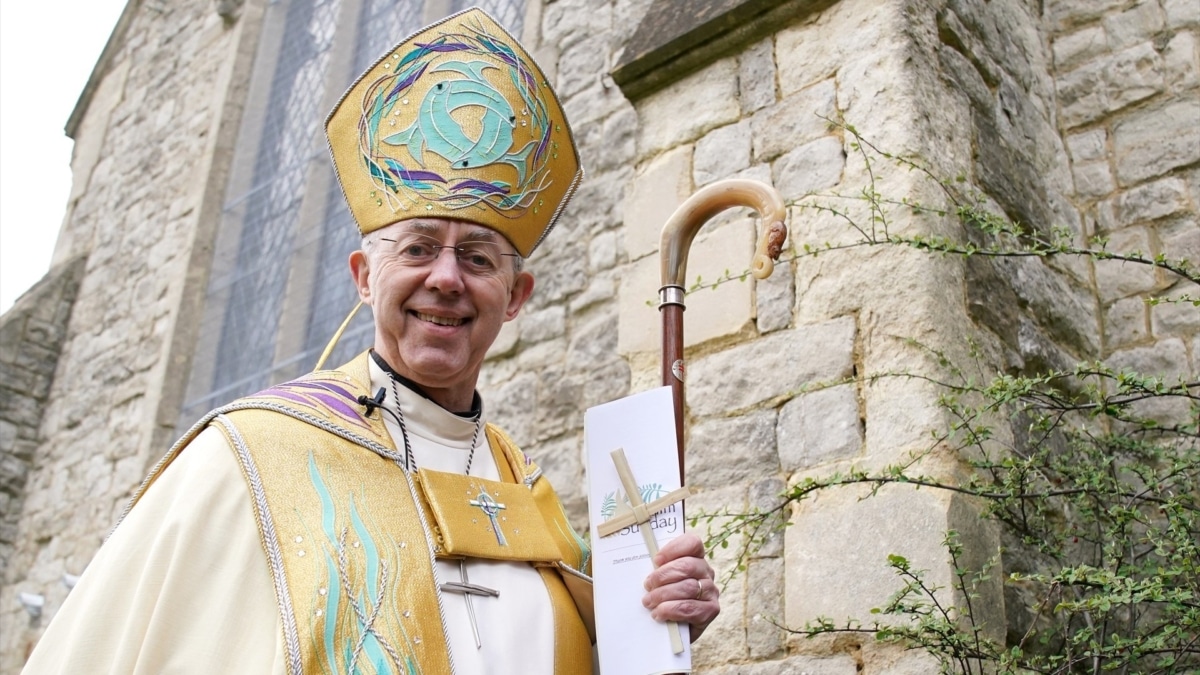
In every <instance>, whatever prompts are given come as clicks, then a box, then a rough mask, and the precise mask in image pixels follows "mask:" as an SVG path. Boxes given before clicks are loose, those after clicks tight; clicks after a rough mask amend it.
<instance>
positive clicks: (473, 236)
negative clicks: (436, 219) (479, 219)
mask: <svg viewBox="0 0 1200 675" xmlns="http://www.w3.org/2000/svg"><path fill="white" fill-rule="evenodd" d="M407 229H408V231H410V232H412V233H414V234H424V235H428V236H437V235H440V234H442V226H441V225H438V224H434V223H427V222H424V221H420V220H415V221H413V222H411V223H408V224H407ZM459 241H460V242H463V241H486V242H491V243H498V242H499V241H500V235H498V234H496V233H495V232H494V231H492V230H489V229H488V228H486V227H478V226H476V227H472V228H471V229H469V230H467V232H466V234H464V235H463V236H462V238H461V239H459Z"/></svg>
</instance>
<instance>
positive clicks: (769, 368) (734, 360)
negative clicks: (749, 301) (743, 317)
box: [688, 316, 855, 416]
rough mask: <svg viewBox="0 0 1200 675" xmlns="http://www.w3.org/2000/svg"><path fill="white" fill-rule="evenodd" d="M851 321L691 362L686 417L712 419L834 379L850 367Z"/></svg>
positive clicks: (846, 319)
mask: <svg viewBox="0 0 1200 675" xmlns="http://www.w3.org/2000/svg"><path fill="white" fill-rule="evenodd" d="M854 335H855V325H854V319H853V317H848V316H847V317H842V318H839V319H833V320H831V321H826V322H823V323H817V324H809V325H804V326H797V327H796V328H792V329H790V330H786V331H778V332H776V333H772V334H770V335H767V336H765V337H762V338H759V339H757V340H753V341H751V342H744V343H741V344H738V345H735V346H733V347H730V348H729V349H726V350H724V351H721V352H717V353H715V354H711V355H709V356H705V357H701V358H698V359H695V360H694V361H693V363H692V364H691V365H690V368H689V371H688V376H689V377H688V387H689V393H688V403H689V405H690V407H691V410H692V413H693V414H696V415H700V416H706V415H715V414H720V413H725V412H730V411H735V410H742V409H745V408H749V407H752V406H755V405H758V404H761V403H764V402H767V401H771V400H772V399H777V398H780V397H784V396H790V395H792V394H793V393H794V392H795V391H796V390H797V389H799V388H800V387H802V386H804V385H806V384H810V383H814V382H826V381H832V380H837V379H840V378H843V377H847V376H849V375H850V372H851V370H852V368H853V359H852V353H853V350H854Z"/></svg>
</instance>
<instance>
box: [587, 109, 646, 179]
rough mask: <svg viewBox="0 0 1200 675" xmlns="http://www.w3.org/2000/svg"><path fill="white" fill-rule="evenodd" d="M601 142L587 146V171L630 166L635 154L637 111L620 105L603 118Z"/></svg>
mask: <svg viewBox="0 0 1200 675" xmlns="http://www.w3.org/2000/svg"><path fill="white" fill-rule="evenodd" d="M602 129H603V131H602V139H603V140H602V142H600V143H598V144H595V145H592V146H589V147H588V149H587V150H586V152H587V157H588V160H587V162H586V165H587V169H588V170H589V171H610V170H613V169H617V168H620V167H624V166H631V165H632V164H633V162H634V157H635V156H636V155H637V111H635V110H634V109H633V106H630V105H625V106H621V107H620V108H618V109H617V110H616V112H614V113H613V114H611V115H609V116H608V117H606V118H604V125H603V127H602Z"/></svg>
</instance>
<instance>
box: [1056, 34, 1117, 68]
mask: <svg viewBox="0 0 1200 675" xmlns="http://www.w3.org/2000/svg"><path fill="white" fill-rule="evenodd" d="M1053 50H1054V66H1055V67H1056V68H1058V70H1059V71H1060V72H1061V71H1066V70H1069V69H1071V68H1073V67H1074V66H1077V65H1079V64H1081V63H1084V62H1086V61H1088V60H1090V59H1092V58H1094V57H1096V56H1100V55H1101V54H1105V53H1108V51H1109V47H1108V36H1106V35H1105V34H1104V27H1103V26H1089V27H1087V28H1083V29H1080V30H1077V31H1075V32H1072V33H1067V34H1065V35H1059V36H1057V37H1055V38H1054V48H1053Z"/></svg>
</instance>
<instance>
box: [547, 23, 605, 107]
mask: <svg viewBox="0 0 1200 675" xmlns="http://www.w3.org/2000/svg"><path fill="white" fill-rule="evenodd" d="M608 51H609V50H608V39H607V36H605V35H596V34H594V33H593V34H592V36H591V37H588V38H585V39H583V40H580V41H579V42H575V43H573V44H571V45H570V46H569V47H566V48H565V49H563V51H562V54H560V55H559V57H558V76H557V86H556V87H555V91H556V92H557V93H558V96H559V98H561V99H565V98H568V97H570V96H574V95H575V94H577V93H579V92H580V91H583V90H584V89H585V88H587V87H588V86H589V85H591V84H592V83H594V82H598V81H599V80H600V78H601V77H602V76H603V75H605V67H606V65H607V64H606V63H605V61H606V59H607V58H608Z"/></svg>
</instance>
